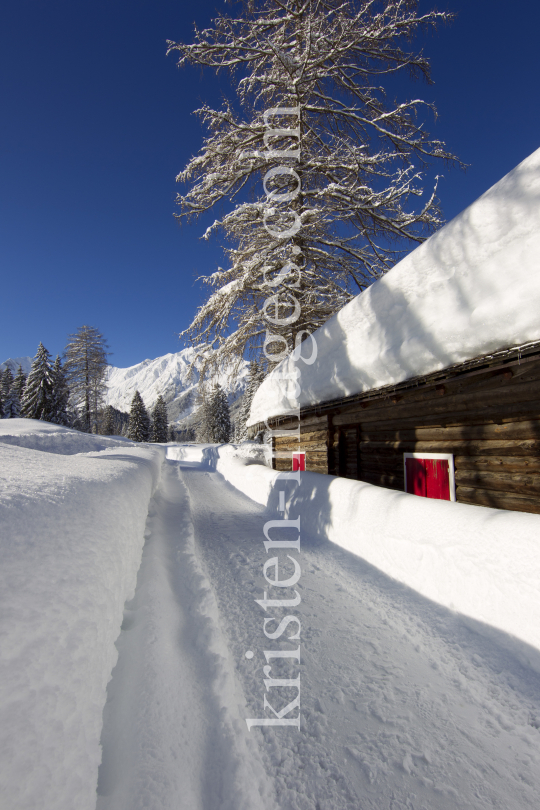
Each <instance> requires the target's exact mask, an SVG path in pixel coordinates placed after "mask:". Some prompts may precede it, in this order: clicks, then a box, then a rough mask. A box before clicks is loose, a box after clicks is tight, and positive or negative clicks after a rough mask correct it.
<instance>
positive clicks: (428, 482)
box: [405, 458, 450, 501]
mask: <svg viewBox="0 0 540 810" xmlns="http://www.w3.org/2000/svg"><path fill="white" fill-rule="evenodd" d="M405 491H406V492H410V493H412V494H413V495H421V496H422V497H424V498H436V499H437V500H440V501H449V500H450V468H449V464H448V459H445V458H444V459H443V458H406V459H405Z"/></svg>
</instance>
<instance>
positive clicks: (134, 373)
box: [106, 348, 248, 422]
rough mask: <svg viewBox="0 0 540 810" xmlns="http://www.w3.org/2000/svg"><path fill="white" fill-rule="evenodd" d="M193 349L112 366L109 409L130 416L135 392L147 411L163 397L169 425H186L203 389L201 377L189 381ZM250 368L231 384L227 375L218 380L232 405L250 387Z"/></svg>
mask: <svg viewBox="0 0 540 810" xmlns="http://www.w3.org/2000/svg"><path fill="white" fill-rule="evenodd" d="M192 358H193V349H191V348H188V349H183V350H182V351H180V352H175V353H174V354H165V355H163V357H157V358H156V359H155V360H143V362H142V363H137V365H135V366H131V367H130V368H116V367H115V366H111V367H110V368H109V373H108V381H107V385H108V394H107V400H106V401H107V405H112V406H113V407H115V408H118V410H120V411H124V412H129V409H130V407H131V400H132V399H133V395H134V393H135V391H137V390H138V391H139V393H140V395H141V396H142V398H143V401H144V404H145V405H146V407H147V408H152V407H153V406H154V403H155V401H156V399H157V398H158V396H159V394H161V395H162V397H163V399H164V400H165V402H166V403H167V411H168V415H169V421H171V422H183V421H185V420H186V419H189V416H190V415H191V414H192V413H193V411H194V410H196V408H197V405H196V400H197V394H198V388H199V380H198V376H197V375H195V376H194V377H193V378H192V379H190V377H189V366H190V363H191V360H192ZM247 374H248V364H247V363H244V366H243V368H242V370H241V371H240V373H239V374H237V375H236V376H235V378H234V381H233V382H232V383H231V382H230V381H228V380H227V376H226V374H223V375H221V376H218V377H216V378H215V382H218V383H219V384H220V385H221V387H222V388H223V390H224V391H225V392H226V394H227V397H228V399H229V403H230V404H232V403H234V402H235V401H236V400H238V398H239V397H240V396H241V395H242V393H243V392H244V388H245V385H246V380H247Z"/></svg>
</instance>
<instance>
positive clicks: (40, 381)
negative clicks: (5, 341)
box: [21, 343, 54, 422]
mask: <svg viewBox="0 0 540 810" xmlns="http://www.w3.org/2000/svg"><path fill="white" fill-rule="evenodd" d="M53 389H54V375H53V370H52V368H51V356H50V354H49V352H48V351H47V349H46V348H45V346H44V345H43V344H42V343H40V344H39V346H38V350H37V353H36V356H35V357H34V360H33V362H32V368H31V370H30V374H29V375H28V379H27V381H26V387H25V389H24V397H23V401H22V409H21V411H22V415H23V416H25V417H26V418H27V419H43V420H44V421H46V422H48V421H50V420H51V416H52V408H53Z"/></svg>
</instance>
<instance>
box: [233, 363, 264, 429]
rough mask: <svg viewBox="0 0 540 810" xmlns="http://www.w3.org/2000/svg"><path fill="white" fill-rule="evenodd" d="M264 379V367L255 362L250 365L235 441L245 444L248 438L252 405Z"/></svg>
mask: <svg viewBox="0 0 540 810" xmlns="http://www.w3.org/2000/svg"><path fill="white" fill-rule="evenodd" d="M263 379H264V367H263V365H262V363H260V364H259V363H257V362H256V361H253V362H251V363H250V364H249V374H248V380H247V383H246V390H245V391H244V395H243V396H242V405H241V408H240V414H239V417H238V428H237V430H236V434H235V441H237V442H245V441H246V439H247V437H248V431H247V421H248V419H249V414H250V412H251V403H252V402H253V397H254V396H255V391H256V390H257V388H258V387H259V386H260V384H261V383H262V381H263Z"/></svg>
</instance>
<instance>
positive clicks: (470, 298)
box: [249, 149, 540, 424]
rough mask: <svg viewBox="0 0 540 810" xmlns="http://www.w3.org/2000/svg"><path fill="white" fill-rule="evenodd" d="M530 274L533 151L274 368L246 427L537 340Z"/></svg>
mask: <svg viewBox="0 0 540 810" xmlns="http://www.w3.org/2000/svg"><path fill="white" fill-rule="evenodd" d="M539 265H540V149H538V150H537V151H536V152H534V153H533V154H532V155H530V156H529V157H528V158H527V159H526V160H524V161H523V162H522V163H520V164H519V166H517V167H516V168H515V169H513V170H512V171H511V172H510V173H509V174H507V175H506V176H505V177H503V178H502V180H500V181H499V182H498V183H496V184H495V185H494V186H493V187H492V188H490V189H489V190H488V191H486V192H485V194H483V195H482V196H481V197H480V198H479V199H478V200H476V202H474V203H473V204H472V205H470V206H469V207H468V208H466V209H465V210H464V211H463V212H462V213H461V214H459V215H458V216H457V217H455V219H453V220H452V221H451V222H450V223H448V225H446V226H445V227H444V228H441V230H439V231H437V233H435V234H434V235H433V236H431V237H430V239H428V240H427V241H426V242H424V243H423V244H422V245H420V246H419V247H418V248H416V250H414V251H412V253H410V254H409V255H408V256H407V257H406V258H405V259H403V260H402V261H401V262H399V264H397V265H396V266H395V267H394V268H392V270H391V271H390V272H389V273H387V274H386V275H385V276H384V277H383V278H381V279H379V280H378V281H377V282H375V283H374V284H373V285H372V286H371V287H369V288H368V289H367V290H365V291H364V292H362V293H361V294H360V295H358V296H357V297H356V298H354V299H353V300H352V301H351V302H350V303H349V304H347V306H345V307H344V308H343V309H342V310H340V312H338V313H337V314H336V315H334V316H333V317H332V318H331V319H330V320H329V321H328V322H327V323H326V324H324V326H322V327H321V328H320V329H318V330H317V331H316V332H315V333H314V335H313V337H314V339H315V341H316V344H317V358H316V360H315V362H314V363H313V364H312V365H307V364H306V363H304V362H302V361H301V360H300V361H298V362H296V361H295V360H294V359H293V358H292V356H289V357H288V358H286V359H285V360H284V361H283V362H282V363H280V364H279V366H277V368H276V369H275V370H274V371H273V372H272V374H270V375H269V376H268V377H267V379H266V380H265V381H264V382H263V384H262V385H261V387H260V388H259V389H258V391H257V392H256V394H255V397H254V399H253V404H252V408H251V416H250V421H249V424H255V423H257V422H261V421H263V420H264V419H268V418H270V417H272V416H278V415H280V414H283V413H286V412H287V411H288V410H290V408H291V407H294V405H295V404H296V402H298V403H299V404H300V406H301V407H306V406H309V405H314V404H316V403H319V402H327V401H330V400H335V399H339V398H341V397H347V396H352V395H353V394H360V393H364V392H367V391H370V390H373V389H377V388H380V387H382V386H385V385H393V384H397V383H400V382H403V381H404V380H408V379H411V378H412V377H416V376H420V375H425V374H430V373H432V372H435V371H439V370H441V369H444V368H446V367H447V366H451V365H454V364H456V363H462V362H465V361H467V360H471V359H473V358H475V357H479V356H482V355H485V354H490V353H491V352H494V351H497V350H500V349H505V348H510V347H512V346H519V345H522V344H524V343H528V342H532V341H536V340H540V266H539ZM310 343H311V341H309V340H308V341H307V343H306V344H305V348H304V349H303V351H302V354H303V355H305V356H306V357H308V358H309V355H310V353H311V348H312V347H311V345H310ZM296 377H298V382H299V387H300V394H299V396H298V399H297V401H296V402H295V401H294V399H292V398H290V397H289V393H290V396H291V397H292V396H293V391H294V385H293V382H292V380H291V378H292V379H294V378H296ZM288 378H289V379H288Z"/></svg>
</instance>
